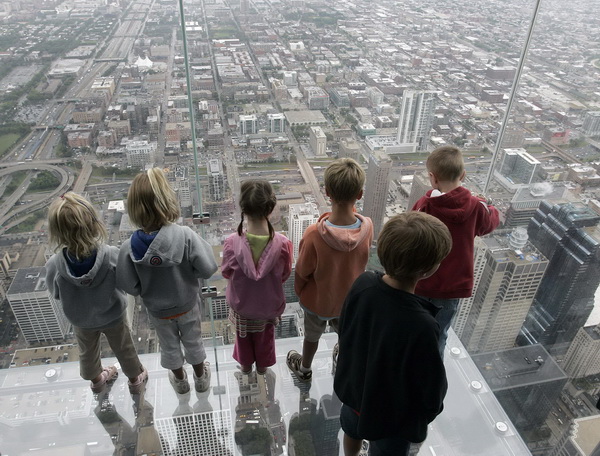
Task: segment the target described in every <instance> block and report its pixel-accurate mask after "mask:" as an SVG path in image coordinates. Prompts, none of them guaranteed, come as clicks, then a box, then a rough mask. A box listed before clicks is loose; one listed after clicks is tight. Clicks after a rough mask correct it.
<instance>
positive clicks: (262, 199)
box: [221, 180, 293, 375]
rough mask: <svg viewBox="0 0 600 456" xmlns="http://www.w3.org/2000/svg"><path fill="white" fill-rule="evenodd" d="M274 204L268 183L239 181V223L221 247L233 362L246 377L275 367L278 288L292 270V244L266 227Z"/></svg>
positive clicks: (279, 309) (279, 307)
mask: <svg viewBox="0 0 600 456" xmlns="http://www.w3.org/2000/svg"><path fill="white" fill-rule="evenodd" d="M276 203H277V199H276V198H275V193H274V192H273V188H272V187H271V184H269V183H268V182H267V181H265V180H248V181H244V182H243V183H242V185H241V189H240V208H241V209H242V221H241V222H240V225H239V226H238V230H237V233H234V234H232V235H231V236H229V237H228V238H227V239H226V240H225V244H224V246H223V263H222V265H221V273H222V274H223V277H225V278H226V279H229V284H228V285H227V290H226V292H225V295H226V298H227V302H228V303H229V319H230V321H231V322H232V323H233V324H234V325H235V328H236V338H235V347H234V349H233V358H234V359H235V360H236V361H237V362H239V363H240V369H241V371H242V373H243V374H246V375H247V374H250V373H251V372H252V365H253V364H254V363H256V371H257V372H258V373H259V374H264V373H265V372H266V370H267V367H269V366H273V365H274V364H275V329H274V327H275V325H276V324H277V323H278V320H279V317H280V316H281V314H282V313H283V311H284V309H285V296H284V293H283V282H285V281H286V280H287V278H288V277H289V276H290V273H291V270H292V258H293V247H292V243H291V242H290V240H289V239H288V238H286V237H285V236H283V235H282V234H279V233H276V232H275V230H274V229H273V226H272V225H271V222H269V215H271V212H273V209H274V208H275V204H276ZM244 218H246V220H247V225H246V230H245V231H244V229H243V226H244Z"/></svg>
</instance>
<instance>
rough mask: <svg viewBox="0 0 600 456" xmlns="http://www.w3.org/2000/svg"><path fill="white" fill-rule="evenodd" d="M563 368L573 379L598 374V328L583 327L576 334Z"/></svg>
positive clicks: (599, 337)
mask: <svg viewBox="0 0 600 456" xmlns="http://www.w3.org/2000/svg"><path fill="white" fill-rule="evenodd" d="M563 366H564V369H565V372H566V373H567V374H569V376H571V377H573V378H579V377H587V376H589V375H597V374H600V326H585V327H583V328H581V329H580V330H579V331H578V332H577V335H576V336H575V339H573V343H572V344H571V346H570V347H569V351H567V354H566V355H565V359H564V363H563Z"/></svg>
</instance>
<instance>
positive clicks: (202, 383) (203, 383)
mask: <svg viewBox="0 0 600 456" xmlns="http://www.w3.org/2000/svg"><path fill="white" fill-rule="evenodd" d="M194 387H195V388H196V391H197V392H198V393H204V392H205V391H208V388H210V363H209V362H208V361H204V374H202V377H196V372H194Z"/></svg>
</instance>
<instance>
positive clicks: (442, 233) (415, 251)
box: [377, 211, 452, 280]
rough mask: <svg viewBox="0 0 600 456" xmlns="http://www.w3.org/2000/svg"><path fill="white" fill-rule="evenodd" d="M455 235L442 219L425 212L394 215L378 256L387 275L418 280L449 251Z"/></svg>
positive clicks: (379, 242)
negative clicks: (451, 234)
mask: <svg viewBox="0 0 600 456" xmlns="http://www.w3.org/2000/svg"><path fill="white" fill-rule="evenodd" d="M451 248H452V237H451V236H450V231H449V230H448V228H447V227H446V225H444V223H442V222H441V221H440V220H439V219H437V218H435V217H433V216H432V215H429V214H425V213H424V212H413V211H411V212H406V213H404V214H400V215H396V216H395V217H392V218H391V219H390V220H389V221H388V222H387V223H386V224H385V226H384V227H383V229H382V230H381V233H380V234H379V238H378V240H377V256H378V257H379V261H380V262H381V265H382V266H383V268H384V270H385V272H386V274H387V275H389V276H390V277H391V278H393V279H396V280H407V279H408V280H415V279H416V280H418V279H419V278H420V277H421V276H422V275H423V274H425V273H426V272H429V271H431V270H432V269H433V268H434V267H435V266H436V265H438V264H440V263H441V262H442V260H443V259H444V258H446V256H447V255H448V254H449V253H450V249H451Z"/></svg>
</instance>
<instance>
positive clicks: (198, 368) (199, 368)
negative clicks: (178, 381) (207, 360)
mask: <svg viewBox="0 0 600 456" xmlns="http://www.w3.org/2000/svg"><path fill="white" fill-rule="evenodd" d="M192 367H193V368H194V373H195V374H196V377H198V378H200V377H202V376H203V375H204V363H200V364H194V365H192ZM173 372H174V371H173Z"/></svg>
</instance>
